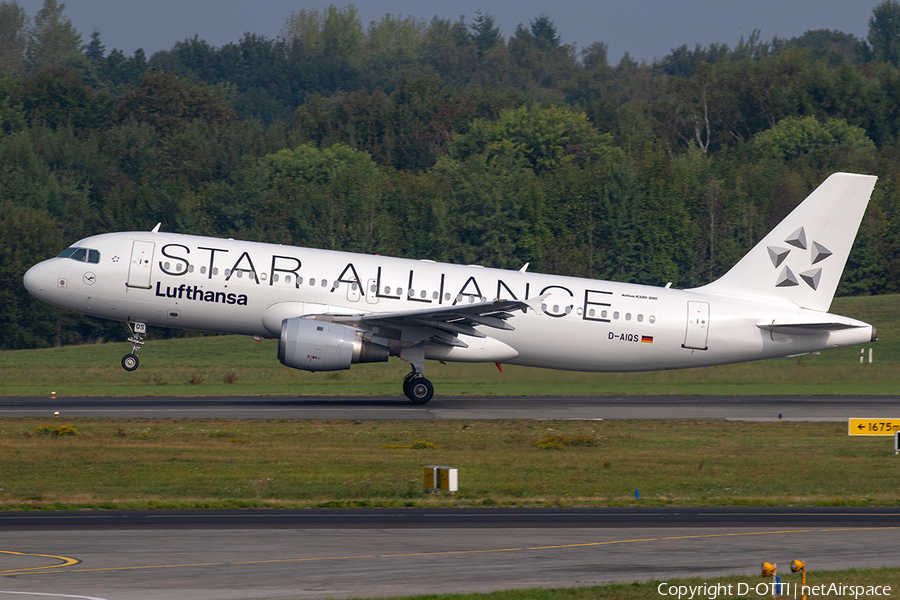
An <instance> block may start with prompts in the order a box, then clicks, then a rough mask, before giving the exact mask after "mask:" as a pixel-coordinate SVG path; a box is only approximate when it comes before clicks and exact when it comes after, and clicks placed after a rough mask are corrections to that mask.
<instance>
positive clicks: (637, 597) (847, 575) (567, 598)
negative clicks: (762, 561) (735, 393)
mask: <svg viewBox="0 0 900 600" xmlns="http://www.w3.org/2000/svg"><path fill="white" fill-rule="evenodd" d="M798 558H800V557H798ZM807 568H808V569H810V571H809V572H808V573H807V576H806V585H808V586H822V585H830V584H832V583H834V584H838V585H853V586H890V587H891V591H890V595H895V594H896V593H897V590H900V569H898V568H881V569H845V570H841V571H816V570H815V565H809V564H808V565H807ZM785 571H786V572H785V573H781V572H779V574H780V575H781V582H782V583H790V584H791V586H792V587H791V594H792V595H791V597H793V585H794V584H798V585H799V583H800V575H799V573H797V574H795V573H790V571H789V570H787V569H785ZM766 581H771V580H764V579H762V578H761V577H752V576H746V575H732V576H727V577H708V578H705V579H700V578H693V579H668V580H666V582H665V583H666V586H665V587H666V589H668V588H669V587H670V586H688V587H690V586H694V587H695V589H696V586H702V585H707V586H712V585H716V584H721V585H723V586H731V588H730V589H731V591H732V592H733V593H731V594H728V593H726V594H724V595H716V596H714V597H715V598H716V600H729V599H731V598H758V599H764V598H771V594H760V595H757V594H756V591H755V588H756V585H757V584H760V583H764V582H766ZM660 583H662V582H659V581H650V582H638V583H631V584H613V585H598V586H592V587H577V588H555V589H529V590H503V591H498V592H491V593H489V594H430V595H424V596H409V597H404V598H403V599H402V600H645V599H653V600H663V599H666V600H668V599H670V598H671V599H672V600H676V599H677V598H678V596H677V594H676V595H674V596H661V595H660V594H659V592H658V588H659V584H660ZM742 583H743V584H746V585H747V586H748V588H749V590H750V593H749V594H747V595H746V596H738V595H737V594H736V592H737V591H738V589H741V590H742V591H743V590H744V589H747V588H739V587H738V586H739V584H742ZM723 589H727V588H723ZM707 591H708V588H707ZM760 591H762V588H760ZM689 597H690V592H688V594H687V595H685V596H683V597H682V598H683V600H687V599H688V598H689ZM710 597H713V596H711V594H710V593H705V594H695V595H694V599H695V600H708V599H709V598H710ZM783 597H784V598H787V596H783ZM800 597H801V595H800V594H799V593H798V594H797V598H800ZM836 597H837V598H853V597H854V596H853V595H852V594H849V595H848V594H847V593H844V594H841V595H837V594H835V593H834V592H831V594H830V595H810V596H809V598H810V600H813V599H816V598H831V599H834V598H836ZM859 597H860V598H873V597H875V596H874V595H871V594H869V595H867V594H865V593H864V594H860V595H859ZM882 597H885V596H882ZM389 600H401V599H400V598H394V599H389Z"/></svg>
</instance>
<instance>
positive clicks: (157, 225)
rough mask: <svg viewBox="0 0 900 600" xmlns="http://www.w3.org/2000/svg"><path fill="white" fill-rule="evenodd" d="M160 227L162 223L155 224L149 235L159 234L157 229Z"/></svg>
mask: <svg viewBox="0 0 900 600" xmlns="http://www.w3.org/2000/svg"><path fill="white" fill-rule="evenodd" d="M160 225H162V223H157V224H156V227H154V228H153V229H152V230H151V233H159V227H160Z"/></svg>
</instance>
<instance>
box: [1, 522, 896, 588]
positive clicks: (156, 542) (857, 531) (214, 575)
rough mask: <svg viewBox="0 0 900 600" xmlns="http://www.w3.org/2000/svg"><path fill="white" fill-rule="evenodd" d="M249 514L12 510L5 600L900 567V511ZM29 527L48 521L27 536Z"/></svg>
mask: <svg viewBox="0 0 900 600" xmlns="http://www.w3.org/2000/svg"><path fill="white" fill-rule="evenodd" d="M251 512H253V513H254V514H246V513H245V512H244V511H236V512H234V513H227V512H226V513H218V514H213V513H185V512H181V513H177V512H176V513H168V512H166V513H146V514H134V513H131V514H122V513H115V512H111V513H109V514H103V513H100V514H84V513H82V514H79V513H65V514H63V513H56V514H50V515H42V514H37V515H35V514H30V513H23V514H20V515H19V514H17V515H12V514H8V515H3V516H2V517H0V575H2V577H0V592H4V593H0V597H11V598H15V597H23V598H25V597H28V596H17V595H15V594H9V593H5V592H13V591H21V592H30V593H32V594H34V593H41V594H66V595H68V597H82V598H95V599H103V600H138V599H141V600H146V599H150V600H184V599H197V600H237V599H254V600H256V599H260V600H261V599H263V598H267V599H275V598H278V599H292V598H326V597H333V598H353V597H378V596H384V595H412V594H425V593H444V592H486V591H491V590H496V589H511V588H528V587H569V586H588V585H597V584H601V583H609V582H614V581H619V582H622V581H633V580H660V581H665V580H667V579H670V578H678V577H701V578H705V579H706V580H708V582H709V583H715V579H716V577H720V576H725V575H731V574H736V573H742V574H747V575H752V574H755V573H756V572H757V570H758V568H759V564H760V563H761V562H762V561H763V560H768V561H770V562H778V563H780V564H787V563H788V562H789V561H790V560H793V559H801V560H806V561H807V564H808V565H811V566H812V565H814V568H816V569H832V568H847V567H854V566H856V567H864V566H887V565H893V566H896V565H900V557H898V556H897V554H896V552H895V549H896V535H897V532H898V529H900V509H893V508H891V509H884V508H882V509H861V508H839V509H835V508H796V509H778V508H775V509H767V508H752V509H751V508H743V507H739V508H731V507H730V508H697V507H694V508H690V509H678V508H671V507H669V508H650V509H640V508H623V509H618V510H617V509H571V510H569V509H524V510H509V509H473V510H466V509H445V510H434V509H396V510H382V511H378V510H375V511H309V510H307V511H251ZM266 512H268V513H270V516H269V517H266V516H263V513H266ZM274 513H283V514H274ZM154 514H155V515H156V516H157V517H158V520H156V519H154V518H151V517H152V516H153V515H154ZM20 519H26V520H28V519H35V520H36V521H37V522H36V523H32V524H31V526H27V527H22V523H21V521H20ZM81 519H85V520H86V521H92V520H97V519H106V520H107V525H105V526H99V527H98V526H96V525H93V524H91V523H88V522H85V523H81V524H79V521H80V520H81ZM267 519H271V521H267ZM210 520H212V521H214V522H209V521H210ZM115 521H120V522H121V524H118V525H111V524H110V523H111V522H115ZM432 521H433V523H430V522H432ZM534 524H537V525H538V526H533V525H534ZM895 524H896V525H895ZM10 552H15V554H10Z"/></svg>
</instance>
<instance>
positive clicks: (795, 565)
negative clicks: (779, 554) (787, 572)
mask: <svg viewBox="0 0 900 600" xmlns="http://www.w3.org/2000/svg"><path fill="white" fill-rule="evenodd" d="M797 571H800V585H801V587H800V589H801V590H802V591H803V599H802V600H806V563H805V562H804V561H802V560H792V561H791V573H796V572H797Z"/></svg>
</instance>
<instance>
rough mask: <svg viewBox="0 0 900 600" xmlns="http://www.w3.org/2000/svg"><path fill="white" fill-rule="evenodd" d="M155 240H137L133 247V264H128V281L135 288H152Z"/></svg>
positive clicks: (128, 284)
mask: <svg viewBox="0 0 900 600" xmlns="http://www.w3.org/2000/svg"><path fill="white" fill-rule="evenodd" d="M153 247H154V243H153V242H142V241H140V240H135V241H134V245H132V247H131V264H129V265H128V281H126V282H125V285H126V286H128V287H133V288H141V289H144V290H149V289H150V287H151V286H150V270H151V268H152V267H153Z"/></svg>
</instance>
